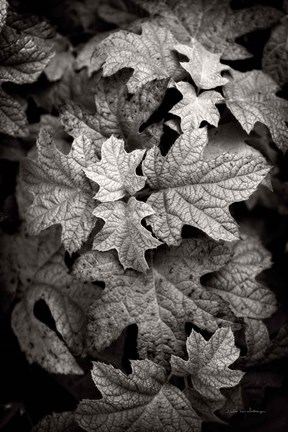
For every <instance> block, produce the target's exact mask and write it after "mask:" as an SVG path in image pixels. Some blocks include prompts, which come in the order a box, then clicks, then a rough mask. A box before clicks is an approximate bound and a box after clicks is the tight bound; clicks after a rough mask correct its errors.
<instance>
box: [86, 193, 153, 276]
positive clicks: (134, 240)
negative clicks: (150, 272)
mask: <svg viewBox="0 0 288 432" xmlns="http://www.w3.org/2000/svg"><path fill="white" fill-rule="evenodd" d="M93 214H94V215H95V216H97V218H101V219H103V220H104V221H105V225H104V227H103V228H102V230H101V231H100V232H99V233H98V234H97V235H96V236H95V239H94V243H93V249H95V250H98V251H108V250H110V249H116V250H117V252H118V255H119V260H120V262H121V264H122V265H123V267H124V268H127V267H132V268H134V269H135V270H138V271H145V270H147V269H148V265H147V262H146V260H145V252H146V250H148V249H154V248H156V247H158V246H159V245H161V242H159V241H158V240H157V239H156V238H154V237H153V236H152V234H151V232H150V231H148V230H147V229H146V228H144V226H143V225H141V220H142V219H144V218H145V217H146V216H149V215H151V214H153V210H152V209H151V207H150V206H149V205H148V204H146V203H144V202H141V201H137V200H136V199H135V198H134V197H131V198H130V199H129V201H128V203H127V204H126V203H125V202H122V201H117V202H108V203H103V204H100V205H98V206H97V207H96V209H95V210H94V213H93Z"/></svg>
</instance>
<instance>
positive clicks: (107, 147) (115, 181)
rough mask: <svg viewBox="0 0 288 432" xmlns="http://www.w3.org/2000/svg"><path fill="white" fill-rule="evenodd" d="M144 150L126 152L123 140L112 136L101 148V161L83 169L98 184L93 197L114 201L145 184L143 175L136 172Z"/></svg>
mask: <svg viewBox="0 0 288 432" xmlns="http://www.w3.org/2000/svg"><path fill="white" fill-rule="evenodd" d="M144 152H145V151H144V150H134V151H133V152H131V153H127V152H126V151H125V149H124V141H123V140H119V139H117V138H116V137H114V136H112V137H111V138H109V139H108V140H107V141H106V142H105V143H104V144H103V145H102V149H101V161H99V162H96V163H95V164H93V165H90V166H89V167H88V168H86V169H85V170H84V172H85V174H86V176H87V177H88V178H89V179H90V180H93V181H94V182H95V183H97V184H98V185H99V191H98V192H97V193H96V195H95V197H94V198H95V199H97V200H98V201H101V202H109V201H116V200H118V199H120V198H123V197H124V196H125V195H126V194H128V195H134V194H135V192H137V191H139V190H140V189H142V188H143V187H144V186H145V177H143V176H139V175H138V174H136V168H137V167H138V166H139V165H140V163H141V161H142V158H143V156H144Z"/></svg>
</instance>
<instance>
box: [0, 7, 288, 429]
mask: <svg viewBox="0 0 288 432" xmlns="http://www.w3.org/2000/svg"><path fill="white" fill-rule="evenodd" d="M10 3H11V4H12V5H13V6H14V7H15V8H16V9H17V10H18V11H19V12H21V13H26V12H27V13H32V14H34V15H38V16H41V17H44V18H45V19H46V20H47V21H48V22H50V23H51V24H52V25H53V26H54V27H55V28H56V30H57V32H59V33H60V34H62V35H65V36H66V37H67V38H68V39H69V40H70V41H71V43H72V45H73V46H75V47H77V46H78V45H79V44H81V43H83V42H86V41H88V40H89V39H90V38H91V37H92V36H93V35H94V34H97V33H98V32H102V31H107V30H108V31H109V30H111V29H113V25H110V24H107V23H105V22H104V21H103V20H101V19H100V18H99V17H98V16H97V8H94V7H93V2H92V1H91V0H90V1H89V0H84V1H80V0H78V1H77V0H72V1H70V0H46V1H45V2H40V1H39V0H12V1H11V2H10ZM95 3H96V2H95ZM231 4H232V7H233V8H236V9H237V8H242V7H250V6H252V5H255V4H263V5H269V6H274V7H277V8H279V9H281V7H282V1H281V0H262V1H256V0H255V1H251V0H233V1H232V3H231ZM91 5H92V6H91ZM79 7H80V9H81V10H82V8H84V9H85V7H87V10H89V8H91V7H92V18H91V17H90V18H91V21H90V22H88V24H87V22H86V21H85V20H86V18H83V19H84V21H81V19H79V14H78V11H79ZM270 31H271V30H263V31H256V32H253V33H251V34H249V35H248V36H245V37H243V38H241V39H240V40H239V42H241V44H243V45H244V46H245V47H247V48H248V49H249V51H250V52H251V53H252V54H253V57H251V59H248V60H242V61H238V62H231V65H232V64H233V68H235V69H238V70H240V71H247V70H251V69H260V68H261V59H262V53H263V48H264V45H265V43H266V42H267V40H268V38H269V36H270ZM45 86H47V80H46V78H45V77H43V76H41V77H40V79H39V80H38V81H37V83H35V84H33V85H30V86H26V87H25V86H23V88H22V89H17V91H18V92H20V93H22V94H23V95H24V96H25V97H26V95H27V94H28V93H29V92H30V91H31V88H32V89H33V90H35V89H37V90H39V89H40V90H41V89H42V88H45ZM11 90H13V86H11ZM281 95H282V96H284V97H287V96H288V86H287V88H285V86H284V88H283V90H282V93H281ZM171 97H173V95H172V94H171ZM27 101H28V108H27V115H28V120H29V122H30V123H35V122H37V121H39V118H40V115H41V114H43V113H45V110H44V109H43V108H39V107H37V105H36V104H35V102H34V101H33V99H32V98H30V97H28V96H27ZM166 102H167V103H169V102H170V101H169V100H167V101H166ZM56 114H57V112H56ZM0 140H1V143H2V145H1V149H0V151H1V153H2V152H3V143H4V144H5V143H8V145H9V142H10V141H11V138H9V137H7V136H4V135H3V136H0ZM12 141H13V139H12ZM14 141H15V140H14ZM14 141H13V143H12V145H13V146H14V145H16V144H15V142H14ZM32 142H33V140H32V138H31V141H29V139H28V140H22V141H21V148H22V149H25V150H27V149H29V148H30V147H31V146H32ZM18 146H19V143H18ZM23 151H24V150H23ZM277 161H278V162H277V165H278V167H279V171H278V173H277V175H276V180H275V181H276V187H275V192H274V197H273V199H274V200H275V199H276V201H277V204H276V205H274V204H273V205H272V204H271V205H270V206H269V205H267V200H268V201H269V199H271V202H272V198H269V196H268V198H267V197H266V200H264V201H265V202H263V200H261V199H260V200H258V203H257V205H256V206H255V207H254V208H253V210H249V208H248V207H247V205H246V204H245V203H240V204H235V205H233V206H232V207H233V208H232V209H231V211H232V213H233V216H234V217H235V218H236V220H237V221H239V222H240V221H249V223H250V224H252V226H254V227H256V229H257V231H258V233H259V234H260V236H261V239H262V241H263V243H264V245H265V246H266V247H267V249H268V250H269V251H270V252H271V253H272V257H273V266H272V268H271V269H269V270H268V271H266V272H265V275H264V276H265V280H266V283H267V282H268V285H269V286H270V287H271V289H272V290H273V291H274V292H275V293H276V295H277V299H278V301H279V303H280V304H281V305H282V306H281V309H280V310H279V311H278V312H277V313H276V315H275V316H273V317H272V318H271V319H270V320H269V322H268V326H269V330H270V332H271V333H272V334H273V332H274V333H276V332H277V329H279V328H280V326H281V325H282V324H283V323H284V322H285V321H286V320H287V319H288V271H287V268H288V253H287V252H286V250H285V247H286V244H287V242H288V211H286V212H285V211H281V212H280V211H279V207H281V208H282V209H283V208H284V209H286V210H287V209H288V197H287V192H286V194H285V189H284V187H283V186H282V185H283V184H284V183H285V182H286V181H288V155H287V154H286V155H283V154H282V153H281V152H278V153H277ZM18 165H19V163H18V162H17V161H13V160H9V159H8V158H5V154H4V158H3V157H2V155H1V159H0V209H1V211H2V212H3V213H5V215H6V218H5V219H4V220H3V221H2V222H1V227H2V230H3V231H4V232H6V233H9V234H11V241H13V236H12V235H13V233H15V232H16V231H17V228H18V227H19V224H20V221H19V216H18V210H17V205H16V199H15V195H14V194H15V185H16V175H17V173H18V169H19V166H18ZM72 262H73V257H72V259H71V258H70V257H68V256H67V266H68V267H69V266H71V264H72ZM264 276H263V277H264ZM0 299H1V297H0ZM12 307H13V305H12ZM12 307H10V308H9V309H8V310H5V311H2V312H1V318H0V336H1V338H0V340H1V348H2V349H1V355H0V430H1V431H3V432H16V431H21V432H26V431H27V432H28V431H31V430H32V427H33V426H34V425H35V424H36V423H37V422H38V421H39V420H40V419H41V418H42V417H43V416H44V415H46V414H49V413H51V412H52V411H55V412H61V411H68V410H73V409H75V408H76V406H77V403H78V401H79V400H80V399H82V398H84V397H90V396H93V394H95V389H94V388H93V385H92V382H91V379H90V375H89V364H88V363H87V365H86V369H87V374H86V375H85V376H84V377H82V378H75V377H74V378H73V377H61V376H56V375H55V376H53V375H51V374H48V373H47V372H46V371H45V370H43V369H42V368H40V367H39V366H37V365H32V366H31V365H29V364H28V362H27V361H26V358H25V355H24V354H23V353H22V352H21V350H20V348H19V345H18V342H17V339H16V337H15V336H14V334H13V332H12V329H11V326H10V314H11V309H12ZM34 313H35V315H36V316H37V318H38V319H40V320H42V321H43V322H45V323H46V324H47V325H49V326H50V328H52V329H54V328H55V323H54V322H53V319H52V317H51V315H50V313H49V310H48V308H47V307H46V306H45V303H41V302H40V303H38V304H37V305H36V307H35V311H34ZM136 337H137V328H136V326H132V327H131V328H129V329H128V330H127V335H126V339H125V347H124V358H123V360H122V361H123V364H124V366H126V367H127V368H128V358H136V356H137V353H136ZM117 352H118V347H117V346H114V347H112V349H111V353H110V355H117ZM269 383H272V384H271V385H269ZM244 400H245V402H246V407H247V412H243V413H237V414H236V415H234V416H233V417H232V418H231V420H230V422H229V425H227V426H224V425H217V424H205V425H204V429H203V430H204V431H205V432H208V431H209V432H218V431H219V432H220V431H221V432H222V431H223V432H225V431H226V432H228V431H229V432H230V431H231V432H232V431H233V432H234V431H235V432H236V431H243V430H245V431H246V432H260V431H261V432H262V431H263V432H282V431H283V432H284V431H286V430H288V429H287V428H288V410H287V406H288V363H287V358H283V359H281V360H277V361H274V362H272V363H269V364H267V365H265V366H261V367H254V368H250V370H249V372H248V373H247V376H246V380H245V383H244ZM249 410H250V412H249ZM251 410H256V411H257V412H255V413H253V412H251ZM260 411H261V412H262V411H263V413H260Z"/></svg>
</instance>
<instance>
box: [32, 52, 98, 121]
mask: <svg viewBox="0 0 288 432" xmlns="http://www.w3.org/2000/svg"><path fill="white" fill-rule="evenodd" d="M71 58H72V59H74V58H73V57H71ZM99 78H100V74H94V75H93V76H91V77H88V74H87V71H86V70H84V69H83V70H81V71H79V72H78V71H76V70H75V65H74V61H73V63H71V64H70V65H68V67H66V68H65V70H64V73H63V76H62V77H61V79H59V80H57V81H53V82H51V83H48V84H47V85H45V86H44V85H42V86H41V87H40V88H34V89H33V91H32V92H31V96H32V97H33V99H34V100H35V102H36V104H37V106H39V107H41V108H43V109H45V111H48V112H50V113H51V112H53V109H56V110H57V111H60V109H61V107H62V106H63V105H64V104H67V103H68V101H69V103H72V102H73V103H75V104H78V105H80V106H83V107H84V108H85V109H86V110H88V111H89V112H94V111H95V101H94V87H95V85H96V84H97V82H98V80H99Z"/></svg>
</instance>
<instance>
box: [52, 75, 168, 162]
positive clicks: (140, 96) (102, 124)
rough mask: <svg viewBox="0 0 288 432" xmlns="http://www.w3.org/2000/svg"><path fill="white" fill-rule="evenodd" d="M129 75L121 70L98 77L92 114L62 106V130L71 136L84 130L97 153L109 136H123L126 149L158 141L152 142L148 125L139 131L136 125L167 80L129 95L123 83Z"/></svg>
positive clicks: (142, 120)
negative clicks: (102, 77) (94, 144)
mask: <svg viewBox="0 0 288 432" xmlns="http://www.w3.org/2000/svg"><path fill="white" fill-rule="evenodd" d="M129 75H130V74H127V73H126V74H125V73H124V74H123V76H119V73H118V74H116V76H115V75H113V76H112V77H108V78H106V79H102V80H100V82H99V83H98V84H97V85H96V87H95V90H94V92H95V104H96V113H95V114H90V113H88V112H87V111H85V110H84V109H83V108H82V107H80V106H77V105H72V104H68V105H66V106H65V108H64V109H62V113H61V121H62V123H63V125H64V127H65V130H66V131H67V132H68V133H69V134H70V135H72V136H74V138H76V137H77V136H79V134H82V133H84V134H85V135H87V137H88V138H91V139H93V140H94V141H95V143H96V145H97V148H99V151H98V153H99V155H100V151H101V146H102V144H103V142H104V141H105V140H106V138H109V137H110V136H111V135H115V136H117V137H122V138H125V143H126V145H125V147H126V149H128V150H133V149H135V148H149V147H152V146H153V145H158V144H159V142H157V140H156V143H155V140H154V135H153V131H152V130H151V126H150V127H147V128H145V129H144V131H141V132H139V128H140V126H141V125H142V124H143V123H145V122H146V121H147V120H148V119H149V117H150V116H151V115H152V114H153V112H154V111H155V110H156V109H157V108H158V106H159V105H160V103H161V102H162V100H163V97H164V94H165V91H166V87H167V79H163V80H154V81H151V82H148V83H146V84H145V85H143V86H142V87H141V88H139V90H137V91H136V93H135V94H134V95H132V96H131V95H130V94H129V93H128V90H127V88H126V86H125V83H126V81H127V80H128V77H129ZM159 129H160V128H159ZM160 132H162V130H161V129H160ZM159 141H160V140H159Z"/></svg>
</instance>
